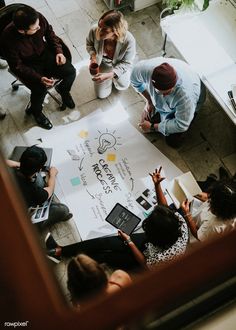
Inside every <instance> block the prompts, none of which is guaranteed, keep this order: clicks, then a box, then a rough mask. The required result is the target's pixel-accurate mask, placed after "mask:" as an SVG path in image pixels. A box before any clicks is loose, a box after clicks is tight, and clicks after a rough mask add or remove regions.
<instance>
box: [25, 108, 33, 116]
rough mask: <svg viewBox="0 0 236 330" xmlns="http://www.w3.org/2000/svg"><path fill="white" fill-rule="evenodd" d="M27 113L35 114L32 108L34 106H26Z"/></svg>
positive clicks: (28, 114)
mask: <svg viewBox="0 0 236 330" xmlns="http://www.w3.org/2000/svg"><path fill="white" fill-rule="evenodd" d="M25 113H26V114H27V116H30V115H32V114H33V110H32V108H31V107H28V108H26V109H25Z"/></svg>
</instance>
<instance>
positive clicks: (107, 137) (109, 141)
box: [97, 129, 120, 154]
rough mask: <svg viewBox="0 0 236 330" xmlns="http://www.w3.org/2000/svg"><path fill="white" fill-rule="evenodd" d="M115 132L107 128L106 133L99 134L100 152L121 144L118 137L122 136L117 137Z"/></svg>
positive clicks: (98, 149)
mask: <svg viewBox="0 0 236 330" xmlns="http://www.w3.org/2000/svg"><path fill="white" fill-rule="evenodd" d="M99 133H100V134H101V132H99ZM114 133H115V131H114V132H112V133H109V132H108V129H106V133H102V134H101V135H100V136H99V140H98V144H99V145H98V148H97V151H98V153H99V154H103V153H104V152H106V151H107V149H111V148H114V149H115V145H116V144H118V145H120V143H117V139H120V137H118V138H116V137H115V136H114Z"/></svg>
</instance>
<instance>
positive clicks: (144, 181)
mask: <svg viewBox="0 0 236 330" xmlns="http://www.w3.org/2000/svg"><path fill="white" fill-rule="evenodd" d="M126 116H127V114H126V112H125V111H124V110H123V108H122V107H119V108H118V109H114V110H112V109H111V110H110V111H107V112H102V111H96V112H95V114H93V115H90V116H88V117H85V118H83V119H81V120H79V121H78V122H76V123H73V124H70V125H66V126H65V127H63V128H60V129H55V130H54V132H53V131H52V132H50V133H51V134H48V136H46V137H44V139H43V141H44V143H43V145H44V146H45V147H52V148H53V158H52V165H54V166H56V167H57V169H58V171H59V174H58V176H57V189H56V193H57V195H58V197H59V199H60V200H61V202H63V203H65V204H66V205H68V207H69V208H70V210H71V212H72V213H73V215H74V220H75V222H76V225H77V227H78V230H79V232H80V235H81V237H82V239H83V240H85V239H89V238H94V237H99V236H105V235H109V234H112V233H115V232H117V231H116V229H115V228H114V227H113V226H111V225H110V224H109V223H107V222H106V221H105V218H106V216H107V215H108V214H109V212H110V211H111V209H112V208H113V207H114V205H115V204H116V203H117V202H119V203H120V204H122V205H124V206H125V207H127V208H128V209H129V210H130V211H132V212H133V213H135V214H136V215H138V216H141V217H142V218H144V217H145V216H146V215H147V214H148V213H149V212H150V210H151V209H152V208H153V205H154V204H155V202H156V200H155V193H154V190H153V185H152V180H151V177H150V176H149V172H152V171H153V170H154V169H155V168H156V167H157V166H159V165H162V166H163V168H164V170H165V175H166V176H167V177H168V178H170V179H171V178H173V177H175V176H176V175H179V174H180V173H181V172H180V170H179V169H178V168H177V167H176V166H175V165H174V164H173V163H172V162H170V161H169V160H168V159H167V158H166V157H165V156H164V155H163V154H162V153H161V152H160V151H158V149H157V148H155V147H154V146H153V145H152V144H151V143H150V142H149V141H148V140H147V139H146V138H145V137H144V136H143V135H142V134H141V133H139V132H138V130H136V129H135V128H134V127H133V126H132V125H131V124H130V123H129V122H128V119H127V117H126Z"/></svg>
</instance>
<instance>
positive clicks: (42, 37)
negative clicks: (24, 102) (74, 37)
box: [1, 14, 63, 83]
mask: <svg viewBox="0 0 236 330" xmlns="http://www.w3.org/2000/svg"><path fill="white" fill-rule="evenodd" d="M39 25H40V29H39V30H38V31H37V32H36V33H34V34H32V35H25V34H22V33H19V32H18V31H17V29H16V27H15V26H14V24H13V22H11V23H10V24H9V25H8V26H7V27H6V28H5V29H4V31H3V33H2V35H1V48H2V51H3V53H4V56H5V58H6V60H7V62H8V64H9V67H10V69H11V70H12V71H13V72H14V73H15V74H16V75H17V77H19V78H20V79H21V80H22V81H25V82H29V83H34V82H40V81H41V75H40V74H39V73H37V72H36V71H35V70H34V69H33V66H34V65H35V64H36V65H37V63H40V61H42V58H41V56H42V54H43V52H44V50H45V48H46V47H47V46H48V47H49V48H50V49H52V51H53V52H55V55H56V54H59V53H63V51H62V46H61V43H60V39H59V38H58V37H57V36H56V35H55V33H54V31H53V29H52V26H51V25H50V24H49V23H48V21H47V20H46V18H45V17H44V16H43V15H41V14H39Z"/></svg>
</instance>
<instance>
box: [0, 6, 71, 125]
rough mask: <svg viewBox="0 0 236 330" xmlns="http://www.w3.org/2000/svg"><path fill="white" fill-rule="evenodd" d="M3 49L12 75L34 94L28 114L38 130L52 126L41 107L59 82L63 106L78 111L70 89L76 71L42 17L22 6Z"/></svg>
mask: <svg viewBox="0 0 236 330" xmlns="http://www.w3.org/2000/svg"><path fill="white" fill-rule="evenodd" d="M1 46H2V49H3V52H4V57H5V58H6V60H7V62H8V64H9V67H10V69H11V71H12V72H13V73H14V74H15V75H16V76H17V77H18V78H19V79H20V80H21V81H22V82H23V83H24V84H25V85H26V86H27V87H28V88H29V89H30V90H31V99H30V101H31V107H30V109H28V110H27V114H32V115H33V116H34V118H35V120H36V122H37V123H38V125H39V126H41V127H43V128H45V129H51V128H52V123H51V122H50V121H49V119H48V118H47V117H46V116H45V115H44V114H43V113H42V104H43V101H44V98H45V96H46V93H47V88H48V87H52V86H53V85H54V84H55V82H56V79H62V82H61V83H60V84H59V85H57V86H56V90H57V92H58V93H59V94H60V95H61V97H62V101H63V104H64V105H65V106H67V107H69V108H71V109H73V108H74V107H75V103H74V101H73V99H72V97H71V95H70V89H71V86H72V84H73V82H74V80H75V77H76V70H75V68H74V67H73V65H72V64H71V62H70V61H69V59H68V58H66V57H65V55H64V54H63V49H62V42H61V40H60V38H58V37H57V36H56V35H55V33H54V31H53V28H52V26H51V25H50V24H49V23H48V21H47V20H46V18H45V17H44V16H43V15H42V14H40V13H38V12H37V11H36V10H35V9H33V8H32V7H30V6H26V5H22V6H20V7H19V8H18V9H17V10H16V12H15V13H14V15H13V21H12V22H11V23H10V24H9V25H7V26H6V28H5V29H4V30H3V33H2V36H1Z"/></svg>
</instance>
